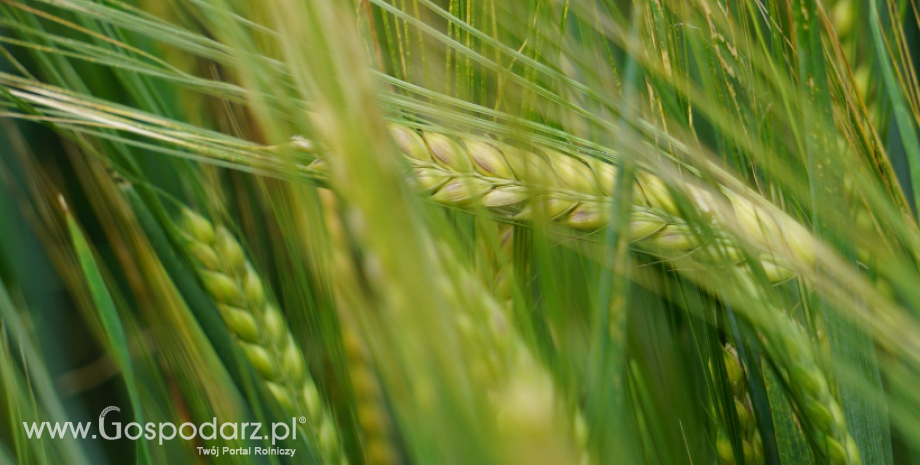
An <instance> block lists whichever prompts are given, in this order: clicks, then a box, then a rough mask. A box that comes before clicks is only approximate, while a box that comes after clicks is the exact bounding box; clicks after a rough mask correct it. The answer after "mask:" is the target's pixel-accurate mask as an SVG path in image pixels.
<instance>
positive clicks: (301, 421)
mask: <svg viewBox="0 0 920 465" xmlns="http://www.w3.org/2000/svg"><path fill="white" fill-rule="evenodd" d="M299 421H300V424H301V425H302V424H304V423H306V422H307V417H300V419H299Z"/></svg>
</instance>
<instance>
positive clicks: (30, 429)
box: [22, 406, 307, 456]
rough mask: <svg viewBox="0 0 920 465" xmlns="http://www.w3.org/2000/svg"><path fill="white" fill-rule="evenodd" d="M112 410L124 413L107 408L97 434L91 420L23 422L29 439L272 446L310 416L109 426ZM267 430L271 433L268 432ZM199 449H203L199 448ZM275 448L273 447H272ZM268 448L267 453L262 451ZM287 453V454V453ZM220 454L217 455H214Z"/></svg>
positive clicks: (257, 451) (290, 452) (243, 452)
mask: <svg viewBox="0 0 920 465" xmlns="http://www.w3.org/2000/svg"><path fill="white" fill-rule="evenodd" d="M111 412H121V409H120V408H118V407H115V406H111V407H106V408H105V409H104V410H103V411H102V412H101V413H100V414H99V421H98V425H97V430H98V434H96V433H94V432H93V431H92V427H93V424H92V422H70V421H68V422H65V423H57V422H55V423H52V422H47V421H45V422H41V423H35V422H33V423H28V422H22V426H23V428H25V430H26V436H27V437H28V438H29V439H33V438H34V439H41V438H42V436H43V435H44V434H47V435H48V437H50V438H51V439H63V438H65V437H67V436H71V437H73V438H74V439H87V438H91V439H98V438H99V437H100V436H101V437H102V439H105V440H109V441H112V440H117V439H122V438H127V439H130V440H132V441H136V440H138V439H141V438H143V439H145V440H147V441H154V440H156V441H157V442H158V443H159V444H160V445H162V444H163V441H172V440H173V439H176V438H177V437H178V438H181V439H184V440H186V441H189V440H192V439H196V438H199V439H203V440H214V439H217V438H218V436H219V437H221V438H223V439H225V440H228V441H229V440H237V439H239V440H245V439H249V440H253V441H263V440H265V441H269V440H270V441H271V444H272V445H275V442H276V441H283V440H285V439H288V438H290V439H297V423H301V424H303V423H306V421H307V419H306V418H305V417H300V418H299V419H298V418H291V422H290V423H284V422H278V423H272V424H271V427H269V428H265V429H263V428H262V424H261V423H257V422H256V423H221V424H218V423H217V418H216V417H215V418H213V419H212V420H211V421H210V422H205V423H201V424H197V425H196V424H194V423H189V422H186V423H182V424H181V425H179V426H176V425H175V424H174V423H170V422H165V423H152V422H149V423H145V424H143V425H141V424H140V423H136V422H131V423H128V424H126V425H124V427H122V424H121V423H120V422H117V421H116V422H111V424H110V425H108V426H107V425H106V422H105V416H106V415H108V414H109V413H111ZM265 433H268V434H267V435H266V434H265ZM199 449H202V448H200V447H199ZM224 449H229V450H228V451H224V452H225V453H228V454H233V453H234V449H236V450H238V451H239V453H240V454H241V455H249V454H250V453H252V452H253V449H255V451H254V452H255V455H291V456H293V455H294V449H275V448H259V447H255V448H249V451H248V452H247V451H246V449H247V448H227V447H224ZM269 449H274V450H269ZM263 451H265V452H264V453H262V452H263ZM285 452H287V453H285ZM214 455H218V454H214Z"/></svg>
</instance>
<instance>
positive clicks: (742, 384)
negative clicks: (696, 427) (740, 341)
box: [716, 345, 764, 465]
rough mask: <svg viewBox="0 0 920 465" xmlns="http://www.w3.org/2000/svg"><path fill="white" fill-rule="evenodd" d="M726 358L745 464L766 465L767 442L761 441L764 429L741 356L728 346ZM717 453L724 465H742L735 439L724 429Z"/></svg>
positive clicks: (723, 356) (724, 354) (725, 362)
mask: <svg viewBox="0 0 920 465" xmlns="http://www.w3.org/2000/svg"><path fill="white" fill-rule="evenodd" d="M722 358H723V363H724V364H725V371H726V373H727V374H728V381H729V383H730V384H731V388H732V394H733V395H734V399H733V401H734V402H733V406H734V408H735V414H736V415H737V418H738V426H739V427H740V431H739V433H740V436H741V447H742V451H743V454H744V463H745V464H746V465H762V464H763V463H764V454H763V442H762V441H761V437H760V430H759V429H758V428H757V421H756V419H755V417H754V409H753V407H752V406H751V399H750V396H749V395H748V385H747V379H746V378H745V375H744V366H743V365H742V364H741V360H740V359H739V358H738V353H737V352H736V351H735V349H734V347H732V346H731V345H726V346H725V350H724V351H723V353H722ZM723 426H724V425H723ZM716 450H717V452H718V453H719V458H720V459H721V460H722V463H723V464H725V465H735V464H737V463H738V462H737V461H736V460H735V452H734V450H733V448H732V444H731V439H729V437H728V434H726V432H725V429H724V427H723V428H720V430H719V437H718V439H717V442H716Z"/></svg>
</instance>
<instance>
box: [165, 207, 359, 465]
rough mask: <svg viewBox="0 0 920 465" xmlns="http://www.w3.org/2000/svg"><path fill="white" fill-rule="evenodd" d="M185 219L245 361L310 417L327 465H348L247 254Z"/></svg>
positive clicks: (225, 235) (189, 246) (202, 222)
mask: <svg viewBox="0 0 920 465" xmlns="http://www.w3.org/2000/svg"><path fill="white" fill-rule="evenodd" d="M182 216H183V218H182V221H180V222H179V224H180V227H181V230H182V231H183V233H184V239H185V248H186V251H187V252H188V255H189V257H190V258H191V259H192V263H193V265H194V267H195V271H196V272H197V274H198V276H199V278H200V279H201V282H202V284H203V285H204V288H205V290H206V291H207V292H208V294H209V295H210V296H211V298H212V299H213V300H214V302H215V303H216V304H217V308H218V309H219V310H220V314H221V317H222V319H223V321H224V324H226V325H227V328H228V329H229V330H230V332H231V333H232V334H233V335H234V337H235V339H236V341H237V343H238V344H239V346H240V348H241V349H242V351H243V353H244V354H245V355H246V358H247V359H248V360H249V362H250V363H251V364H252V367H253V368H254V369H255V371H256V372H257V373H258V374H259V375H260V376H261V377H262V379H263V381H264V382H265V386H266V388H267V389H268V391H269V392H271V394H272V396H273V397H274V398H275V400H277V401H278V404H279V405H281V407H282V408H284V409H285V411H286V412H288V413H289V414H291V415H293V416H301V415H303V414H304V412H306V414H307V415H306V416H307V417H308V418H309V422H308V424H307V427H308V432H309V434H310V436H311V437H312V439H313V441H314V444H315V446H316V448H317V451H318V452H319V454H320V456H321V458H322V461H323V463H324V464H334V465H347V464H348V460H347V458H346V457H345V455H344V453H343V452H342V444H341V441H340V440H339V433H338V426H337V425H336V422H335V420H334V418H333V416H332V414H331V413H330V412H329V411H328V410H327V409H326V407H325V406H324V405H323V402H322V400H321V399H320V396H319V392H318V391H317V389H316V384H315V383H314V382H313V379H312V378H311V377H310V374H309V373H308V372H307V367H306V363H305V361H304V356H303V352H302V351H301V349H300V347H299V346H298V345H297V342H296V341H295V340H294V336H293V334H291V330H290V328H289V327H288V324H287V321H286V320H285V317H284V315H283V314H282V313H281V311H280V310H279V309H278V307H277V306H276V305H275V303H274V302H273V301H272V299H271V298H270V297H269V296H268V294H267V293H266V290H265V285H264V284H263V283H262V280H261V279H260V278H259V274H258V273H257V272H256V271H255V269H254V268H253V267H252V265H251V264H250V263H249V261H248V260H247V259H246V255H245V252H243V248H242V247H241V246H240V244H239V242H238V241H237V240H236V239H235V238H234V237H233V235H232V234H231V233H230V232H229V231H228V230H227V229H226V228H224V227H222V226H218V227H216V228H215V227H214V225H212V224H211V222H210V221H208V220H207V219H205V218H204V217H203V216H201V215H199V214H197V213H195V212H193V211H191V210H188V209H185V210H184V211H183V215H182Z"/></svg>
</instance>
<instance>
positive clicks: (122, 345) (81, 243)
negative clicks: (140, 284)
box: [60, 197, 152, 465]
mask: <svg viewBox="0 0 920 465" xmlns="http://www.w3.org/2000/svg"><path fill="white" fill-rule="evenodd" d="M60 202H61V207H62V208H63V209H64V211H65V214H66V215H67V228H68V230H69V231H70V237H71V240H72V241H73V246H74V249H75V252H76V254H77V257H78V259H79V261H80V266H81V267H82V268H83V273H84V275H85V277H86V283H87V285H88V286H89V290H90V293H91V294H92V296H93V300H94V301H95V302H96V308H97V309H98V310H99V316H100V320H101V321H102V325H103V327H104V328H105V331H106V334H107V335H108V337H109V346H110V348H111V350H112V351H113V355H114V356H115V359H116V361H117V363H118V366H119V368H120V369H121V373H122V375H123V377H124V381H125V385H126V387H127V390H128V396H129V398H130V399H131V407H132V409H133V410H134V417H135V419H136V422H137V423H139V424H141V425H143V424H144V415H143V405H142V404H141V397H140V391H139V390H138V387H137V384H136V378H135V375H134V365H133V363H132V361H131V353H130V352H129V349H128V339H127V337H126V336H125V331H124V328H123V327H122V324H121V319H120V318H119V316H118V310H117V309H116V308H115V302H114V301H113V300H112V296H111V294H109V290H108V287H107V286H106V284H105V280H104V279H103V277H102V273H101V272H100V271H99V268H98V266H97V265H96V259H95V258H94V257H93V251H92V249H91V248H90V245H89V243H88V242H87V240H86V237H85V236H84V235H83V232H82V231H81V230H80V226H79V225H78V224H77V222H76V220H75V219H74V217H73V215H72V214H71V213H70V210H69V209H68V208H67V205H66V203H65V202H64V200H63V197H61V199H60ZM137 462H138V463H139V464H141V465H148V464H151V463H152V460H151V458H150V451H149V448H148V445H147V441H146V439H141V440H139V441H137Z"/></svg>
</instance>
